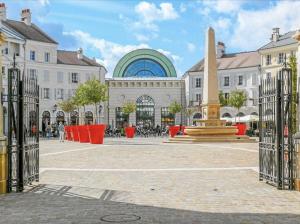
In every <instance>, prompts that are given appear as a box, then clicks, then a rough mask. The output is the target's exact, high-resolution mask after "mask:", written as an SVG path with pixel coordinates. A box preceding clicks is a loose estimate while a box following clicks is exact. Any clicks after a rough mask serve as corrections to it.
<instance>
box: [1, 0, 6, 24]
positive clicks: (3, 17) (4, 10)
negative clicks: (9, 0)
mask: <svg viewBox="0 0 300 224" xmlns="http://www.w3.org/2000/svg"><path fill="white" fill-rule="evenodd" d="M0 20H6V7H5V3H0Z"/></svg>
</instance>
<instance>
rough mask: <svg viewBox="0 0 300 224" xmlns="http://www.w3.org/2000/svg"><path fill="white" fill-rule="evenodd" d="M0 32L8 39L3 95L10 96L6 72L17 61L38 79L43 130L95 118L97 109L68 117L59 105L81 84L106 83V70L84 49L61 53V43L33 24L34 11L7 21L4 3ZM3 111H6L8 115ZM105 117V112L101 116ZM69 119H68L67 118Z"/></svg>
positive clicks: (4, 52) (0, 7)
mask: <svg viewBox="0 0 300 224" xmlns="http://www.w3.org/2000/svg"><path fill="white" fill-rule="evenodd" d="M0 18H1V31H2V32H3V33H4V35H5V36H6V42H5V43H4V45H3V46H2V58H3V67H2V73H3V83H4V89H3V92H4V94H7V71H8V69H9V68H11V67H12V64H13V60H14V58H15V61H16V66H17V68H19V69H20V70H21V74H27V75H28V76H29V77H30V78H35V77H36V78H37V79H38V84H39V87H40V105H39V108H40V114H39V115H38V117H37V118H34V119H40V121H42V122H40V129H41V130H42V129H44V128H45V126H46V125H47V124H56V123H58V122H59V121H67V120H69V121H70V122H71V123H78V121H79V117H80V116H81V117H86V118H87V119H88V120H93V119H94V114H95V111H94V110H95V109H94V107H92V106H87V107H86V111H85V114H83V111H73V112H71V114H70V115H69V114H66V113H65V112H64V111H63V110H61V108H59V102H60V101H62V100H66V99H68V98H70V97H72V96H73V95H74V92H75V90H76V88H77V87H78V85H79V84H80V83H83V82H85V81H87V80H89V79H92V78H96V79H98V80H100V81H101V82H103V83H104V81H105V74H106V72H107V71H106V69H105V68H104V67H103V66H102V65H100V64H98V63H97V62H96V61H95V60H93V59H90V58H88V57H86V56H84V54H83V50H82V49H79V50H78V51H64V50H58V43H57V42H56V41H55V40H53V39H52V38H51V37H49V36H48V35H47V34H46V33H45V32H44V31H42V30H41V29H40V28H39V27H37V26H36V25H35V24H34V23H32V21H31V12H30V10H29V9H24V10H22V12H21V20H20V21H15V20H10V19H7V18H6V7H5V4H3V3H2V4H0ZM5 111H6V110H5V108H4V112H5ZM100 116H102V117H104V112H102V113H101V115H100ZM68 117H69V119H68Z"/></svg>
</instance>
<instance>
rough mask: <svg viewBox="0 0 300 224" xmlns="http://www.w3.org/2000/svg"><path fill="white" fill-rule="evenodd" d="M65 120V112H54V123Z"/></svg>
mask: <svg viewBox="0 0 300 224" xmlns="http://www.w3.org/2000/svg"><path fill="white" fill-rule="evenodd" d="M59 122H65V113H64V112H62V111H58V112H57V113H56V123H57V124H58V123H59Z"/></svg>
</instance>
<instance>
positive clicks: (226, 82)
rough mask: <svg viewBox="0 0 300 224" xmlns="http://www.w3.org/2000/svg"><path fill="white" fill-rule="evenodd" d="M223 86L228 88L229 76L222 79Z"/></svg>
mask: <svg viewBox="0 0 300 224" xmlns="http://www.w3.org/2000/svg"><path fill="white" fill-rule="evenodd" d="M224 86H229V76H226V77H224Z"/></svg>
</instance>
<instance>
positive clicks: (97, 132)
mask: <svg viewBox="0 0 300 224" xmlns="http://www.w3.org/2000/svg"><path fill="white" fill-rule="evenodd" d="M105 129H106V125H105V124H95V125H88V131H89V137H90V143H91V144H103V138H104V133H105Z"/></svg>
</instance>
